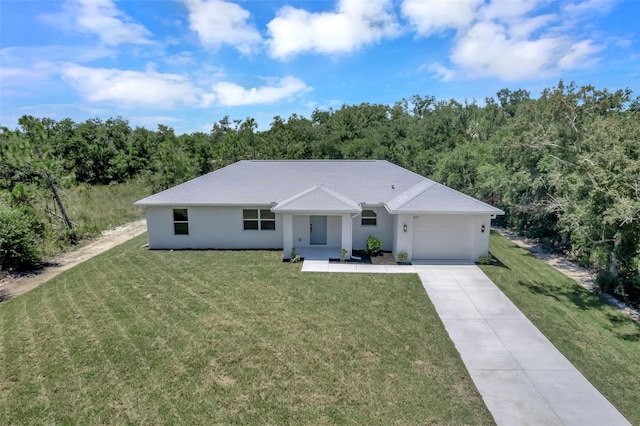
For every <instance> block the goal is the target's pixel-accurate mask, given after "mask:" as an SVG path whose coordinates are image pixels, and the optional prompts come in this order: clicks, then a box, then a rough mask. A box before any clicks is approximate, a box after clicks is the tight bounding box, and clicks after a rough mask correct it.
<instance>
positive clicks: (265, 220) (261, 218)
mask: <svg viewBox="0 0 640 426" xmlns="http://www.w3.org/2000/svg"><path fill="white" fill-rule="evenodd" d="M248 211H251V212H257V217H255V218H253V217H252V218H246V217H245V212H248ZM267 215H268V216H269V217H266V216H267ZM271 216H273V217H271ZM247 222H257V224H258V227H257V228H247V227H246V223H247ZM271 223H273V225H272V226H273V228H269V227H267V228H265V225H266V224H271ZM242 230H243V231H275V230H276V214H275V213H274V212H272V211H271V210H270V209H242Z"/></svg>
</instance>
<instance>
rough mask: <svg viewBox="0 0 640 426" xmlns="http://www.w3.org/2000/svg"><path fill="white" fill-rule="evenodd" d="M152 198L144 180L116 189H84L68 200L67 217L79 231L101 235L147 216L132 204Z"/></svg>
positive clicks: (102, 187) (114, 187)
mask: <svg viewBox="0 0 640 426" xmlns="http://www.w3.org/2000/svg"><path fill="white" fill-rule="evenodd" d="M150 194H151V188H150V187H149V186H148V185H147V184H146V183H145V182H144V181H143V180H134V181H131V182H126V183H120V184H114V185H96V186H91V185H83V186H79V187H77V188H75V189H74V190H73V191H71V192H70V193H69V194H67V196H66V197H65V202H66V203H67V204H68V208H67V209H68V212H67V213H68V214H69V217H71V220H73V221H75V222H76V224H77V225H78V226H79V227H91V226H93V227H95V228H96V229H97V230H98V231H102V230H105V229H110V228H113V227H116V226H118V225H122V224H123V223H127V222H131V221H133V220H137V219H141V218H142V217H143V216H144V212H143V210H142V209H141V208H140V207H135V206H134V205H133V203H134V202H135V201H137V200H139V199H141V198H144V197H146V196H148V195H150Z"/></svg>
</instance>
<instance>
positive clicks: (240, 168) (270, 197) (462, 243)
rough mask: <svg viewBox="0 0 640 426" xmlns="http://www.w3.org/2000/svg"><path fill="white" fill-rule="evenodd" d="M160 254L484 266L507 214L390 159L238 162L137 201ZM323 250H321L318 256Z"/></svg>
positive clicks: (153, 247)
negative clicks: (353, 257)
mask: <svg viewBox="0 0 640 426" xmlns="http://www.w3.org/2000/svg"><path fill="white" fill-rule="evenodd" d="M135 204H136V205H138V206H143V207H144V208H145V211H146V217H147V232H148V239H149V247H150V248H151V249H282V250H283V251H284V257H285V258H289V257H290V255H291V253H292V249H293V248H295V249H296V252H297V253H300V254H301V255H303V253H305V250H306V251H307V252H312V251H313V249H315V250H318V249H320V252H322V250H324V252H325V253H326V254H327V256H328V257H340V254H341V252H342V251H343V250H345V251H344V253H349V254H351V253H352V249H366V246H367V238H368V237H369V235H372V236H374V237H376V238H379V239H380V240H381V241H382V244H383V248H384V249H385V250H391V251H392V252H393V253H395V254H399V253H406V254H407V256H408V258H409V259H410V260H417V259H426V260H437V259H440V260H445V259H447V260H448V259H451V260H453V259H455V260H474V261H475V260H477V259H478V258H479V257H480V256H482V255H485V254H487V252H488V249H489V229H490V226H491V219H492V218H495V216H496V215H501V214H504V212H503V211H502V210H500V209H497V208H495V207H492V206H490V205H488V204H486V203H483V202H482V201H479V200H477V199H475V198H472V197H470V196H467V195H465V194H462V193H460V192H458V191H456V190H453V189H451V188H448V187H446V186H445V185H441V184H439V183H436V182H434V181H432V180H430V179H427V178H425V177H423V176H420V175H418V174H416V173H413V172H411V171H409V170H406V169H404V168H402V167H399V166H397V165H395V164H392V163H390V162H388V161H382V160H360V161H352V160H298V161H248V160H247V161H239V162H237V163H234V164H231V165H229V166H227V167H224V168H222V169H219V170H216V171H214V172H211V173H209V174H206V175H204V176H200V177H198V178H196V179H193V180H191V181H189V182H185V183H183V184H181V185H177V186H175V187H173V188H170V189H167V190H165V191H162V192H159V193H157V194H155V195H152V196H150V197H147V198H144V199H142V200H139V201H137V202H136V203H135ZM317 252H318V251H316V253H317Z"/></svg>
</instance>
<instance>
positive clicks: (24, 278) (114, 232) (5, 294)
mask: <svg viewBox="0 0 640 426" xmlns="http://www.w3.org/2000/svg"><path fill="white" fill-rule="evenodd" d="M146 230H147V222H146V220H145V219H141V220H138V221H135V222H130V223H126V224H124V225H121V226H118V227H117V228H114V229H109V230H107V231H103V232H102V235H100V236H99V237H98V238H96V239H93V240H91V241H89V242H88V243H87V244H86V245H83V246H80V247H78V248H77V249H76V250H73V251H69V252H66V253H62V254H61V255H59V256H56V257H55V258H53V259H50V260H49V261H48V262H46V265H47V266H45V267H44V268H41V269H38V270H36V271H33V272H31V273H28V274H25V275H18V276H15V275H9V276H7V277H5V278H3V279H2V280H0V302H2V301H3V300H8V299H12V298H14V297H17V296H19V295H21V294H24V293H26V292H28V291H31V290H33V289H34V288H37V287H39V286H41V285H42V284H44V283H46V282H47V281H49V280H50V279H52V278H53V277H55V276H56V275H58V274H60V273H61V272H64V271H66V270H68V269H71V268H73V267H74V266H76V265H77V264H79V263H82V262H84V261H85V260H88V259H91V258H92V257H94V256H97V255H99V254H100V253H103V252H105V251H107V250H109V249H111V248H113V247H115V246H117V245H120V244H122V243H124V242H125V241H128V240H130V239H131V238H133V237H136V236H138V235H140V234H142V233H143V232H145V231H146Z"/></svg>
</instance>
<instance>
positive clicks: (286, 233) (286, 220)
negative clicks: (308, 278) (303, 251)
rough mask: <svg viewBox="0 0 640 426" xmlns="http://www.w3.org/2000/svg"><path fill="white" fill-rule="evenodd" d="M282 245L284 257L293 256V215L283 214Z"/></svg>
mask: <svg viewBox="0 0 640 426" xmlns="http://www.w3.org/2000/svg"><path fill="white" fill-rule="evenodd" d="M282 247H283V251H284V256H283V257H284V258H285V259H289V258H291V249H292V248H293V215H291V214H286V213H285V214H283V215H282Z"/></svg>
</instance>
